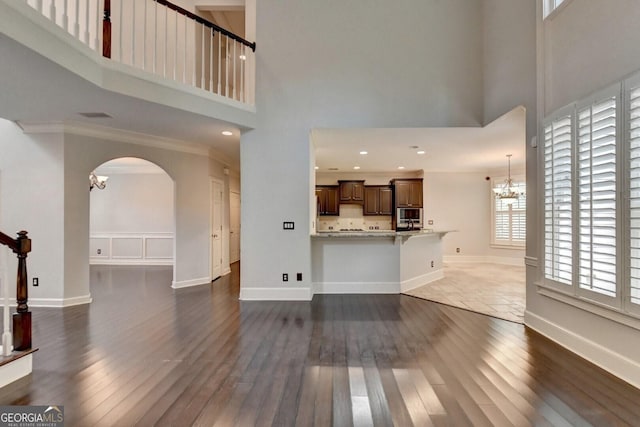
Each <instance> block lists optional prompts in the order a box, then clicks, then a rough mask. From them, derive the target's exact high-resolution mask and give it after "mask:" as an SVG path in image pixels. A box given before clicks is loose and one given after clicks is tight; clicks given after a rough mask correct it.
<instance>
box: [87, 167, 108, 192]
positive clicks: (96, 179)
mask: <svg viewBox="0 0 640 427" xmlns="http://www.w3.org/2000/svg"><path fill="white" fill-rule="evenodd" d="M108 179H109V177H108V176H100V175H96V172H95V171H93V172H91V173H90V174H89V191H91V190H93V187H98V189H100V190H104V188H105V187H106V186H107V180H108Z"/></svg>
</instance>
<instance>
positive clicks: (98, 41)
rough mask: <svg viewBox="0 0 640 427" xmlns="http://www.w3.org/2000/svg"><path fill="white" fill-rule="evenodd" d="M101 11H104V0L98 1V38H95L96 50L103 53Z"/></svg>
mask: <svg viewBox="0 0 640 427" xmlns="http://www.w3.org/2000/svg"><path fill="white" fill-rule="evenodd" d="M100 12H104V6H103V5H102V2H101V1H100V0H98V1H97V2H96V40H95V45H96V51H98V52H100V53H102V46H100V35H101V33H102V31H100V30H101V29H102V25H101V24H100V23H101V22H102V19H100V18H101V17H102V16H103V14H102V13H100Z"/></svg>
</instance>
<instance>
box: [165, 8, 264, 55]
mask: <svg viewBox="0 0 640 427" xmlns="http://www.w3.org/2000/svg"><path fill="white" fill-rule="evenodd" d="M153 1H155V2H156V3H158V4H161V5H163V6H166V7H168V8H169V9H171V10H175V11H176V12H178V13H179V14H181V15H184V16H186V17H187V18H191V19H193V20H194V21H196V22H198V23H200V24H202V25H204V26H205V27H208V28H211V29H213V30H214V31H217V32H219V33H222V34H224V35H225V36H227V37H229V38H230V39H233V40H235V41H237V42H240V43H242V44H243V45H245V46H247V47H250V48H251V50H252V51H254V52H255V51H256V42H253V43H252V42H249V41H247V40H245V39H243V38H242V37H240V36H238V35H236V34H233V33H232V32H231V31H228V30H225V29H224V28H222V27H219V26H217V25H216V24H214V23H213V22H210V21H207V20H206V19H204V18H202V17H200V16H198V15H196V14H195V13H192V12H189V11H188V10H186V9H183V8H181V7H180V6H178V5H175V4H173V3H171V2H170V1H167V0H153Z"/></svg>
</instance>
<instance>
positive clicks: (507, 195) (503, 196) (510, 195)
mask: <svg viewBox="0 0 640 427" xmlns="http://www.w3.org/2000/svg"><path fill="white" fill-rule="evenodd" d="M511 156H512V155H511V154H507V161H508V175H507V179H505V181H504V184H502V186H501V187H495V188H494V189H493V191H494V192H495V193H496V198H497V199H499V200H502V201H503V202H504V203H505V204H507V205H512V204H514V203H515V201H516V200H518V197H520V196H521V195H524V192H522V191H518V189H517V188H516V186H514V185H513V180H512V179H511Z"/></svg>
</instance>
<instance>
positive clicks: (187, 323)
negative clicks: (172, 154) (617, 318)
mask: <svg viewBox="0 0 640 427" xmlns="http://www.w3.org/2000/svg"><path fill="white" fill-rule="evenodd" d="M91 280H92V283H91V292H92V295H93V298H94V302H93V303H92V304H90V305H85V306H78V307H70V308H65V309H38V308H35V309H33V321H34V345H35V346H37V347H39V348H40V350H39V351H38V352H37V353H35V355H34V370H33V374H32V376H31V378H27V379H24V380H21V381H19V382H17V383H14V384H12V385H10V386H8V387H6V388H4V389H2V390H1V391H0V404H2V405H24V404H41V405H49V404H59V405H64V407H65V416H66V425H68V426H72V425H77V426H89V425H105V426H129V425H141V426H151V425H161V426H165V425H175V426H191V425H199V426H235V425H237V426H253V425H258V426H270V425H273V426H313V425H316V426H330V425H334V426H351V425H354V426H367V425H375V426H389V425H396V426H411V425H415V426H429V425H435V426H467V425H468V426H490V425H496V426H508V425H509V426H510V425H515V426H526V425H537V426H545V425H553V426H575V425H593V426H609V425H636V426H637V425H640V421H639V420H640V404H639V402H640V391H639V390H638V389H635V388H633V387H631V386H630V385H628V384H626V383H624V382H622V381H619V380H618V379H616V378H614V377H613V376H611V375H609V374H607V373H606V372H604V371H602V370H600V369H599V368H597V367H595V366H593V365H591V364H590V363H588V362H586V361H584V360H582V359H580V358H579V357H577V356H575V355H573V354H572V353H570V352H568V351H566V350H564V349H562V348H561V347H559V346H558V345H556V344H554V343H552V342H550V341H549V340H547V339H545V338H544V337H542V336H540V335H538V334H536V333H534V332H532V331H529V330H527V329H526V328H524V327H523V326H522V325H519V324H515V323H511V322H507V321H502V320H498V319H493V318H490V317H487V316H483V315H479V314H474V313H470V312H468V311H464V310H459V309H455V308H451V307H447V306H444V305H439V304H437V303H432V302H429V301H424V300H421V299H417V298H412V297H408V296H401V295H366V296H356V295H325V296H316V297H315V298H314V300H313V302H311V303H307V302H240V301H238V290H239V288H238V281H239V273H238V266H237V265H234V268H233V271H232V273H231V274H230V275H229V276H227V277H224V278H222V279H219V280H218V281H216V282H214V283H213V284H211V285H210V286H200V287H196V288H191V289H184V290H178V291H173V290H172V289H171V288H170V287H169V286H170V283H171V269H169V268H163V267H155V268H142V267H92V269H91Z"/></svg>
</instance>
